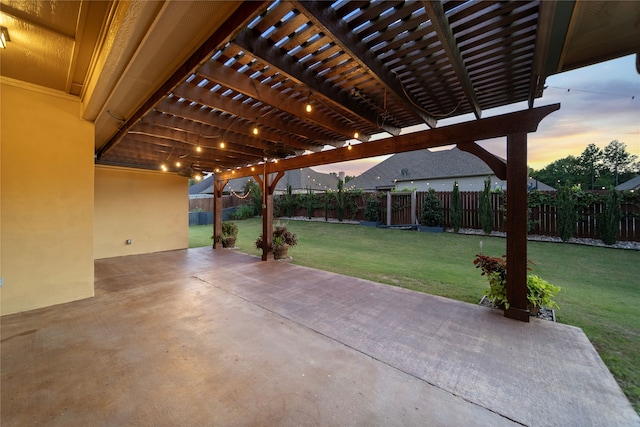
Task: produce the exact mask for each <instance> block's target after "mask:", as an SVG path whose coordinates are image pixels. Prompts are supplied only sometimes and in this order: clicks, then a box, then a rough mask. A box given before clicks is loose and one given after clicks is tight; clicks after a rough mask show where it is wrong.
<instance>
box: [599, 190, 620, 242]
mask: <svg viewBox="0 0 640 427" xmlns="http://www.w3.org/2000/svg"><path fill="white" fill-rule="evenodd" d="M619 229H620V193H619V192H618V191H617V190H616V189H614V188H612V189H611V190H610V191H609V195H608V197H607V201H606V203H605V205H604V212H603V213H602V216H601V217H600V220H599V221H598V233H599V234H600V239H602V241H603V242H604V244H605V245H613V244H614V243H615V242H616V241H617V240H618V231H619Z"/></svg>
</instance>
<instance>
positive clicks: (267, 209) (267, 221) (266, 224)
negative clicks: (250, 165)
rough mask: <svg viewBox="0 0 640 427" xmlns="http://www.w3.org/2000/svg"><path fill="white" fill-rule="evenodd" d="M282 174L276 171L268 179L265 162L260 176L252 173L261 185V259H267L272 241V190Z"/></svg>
mask: <svg viewBox="0 0 640 427" xmlns="http://www.w3.org/2000/svg"><path fill="white" fill-rule="evenodd" d="M283 176H284V172H278V173H277V174H275V175H274V176H273V179H269V174H268V172H267V162H265V164H264V173H263V174H262V178H260V176H259V175H254V178H255V180H256V182H258V184H260V186H261V187H262V258H261V259H262V261H266V260H267V259H268V255H269V248H270V247H271V243H273V242H272V239H273V237H272V236H273V192H274V191H275V189H276V185H277V184H278V181H280V178H282V177H283Z"/></svg>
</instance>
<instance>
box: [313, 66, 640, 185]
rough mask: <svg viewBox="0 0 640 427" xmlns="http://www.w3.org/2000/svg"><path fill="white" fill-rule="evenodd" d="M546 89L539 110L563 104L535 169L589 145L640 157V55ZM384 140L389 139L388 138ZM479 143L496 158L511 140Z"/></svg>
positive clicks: (358, 166)
mask: <svg viewBox="0 0 640 427" xmlns="http://www.w3.org/2000/svg"><path fill="white" fill-rule="evenodd" d="M546 86H547V89H546V90H545V91H544V94H543V96H542V98H538V99H536V100H535V103H534V106H535V107H539V106H543V105H549V104H555V103H560V104H561V107H560V110H559V111H556V112H554V113H551V114H550V115H549V116H547V117H546V118H545V119H543V120H542V122H540V126H539V127H538V131H537V132H536V133H533V134H529V138H528V142H529V143H528V163H529V166H530V167H532V168H534V169H541V168H543V167H544V166H546V165H548V164H549V163H551V162H553V161H554V160H557V159H560V158H563V157H566V156H568V155H574V156H579V155H580V154H581V153H582V151H583V150H584V149H585V147H586V146H587V145H588V144H591V143H593V144H595V145H597V146H598V147H600V148H604V147H605V146H606V145H607V144H609V143H610V142H611V141H612V140H614V139H617V140H618V141H620V142H624V143H625V144H626V145H627V151H628V152H629V153H631V154H635V155H637V156H638V157H639V158H640V75H639V74H638V73H637V72H636V67H635V55H631V56H627V57H624V58H620V59H616V60H613V61H608V62H603V63H601V64H596V65H592V66H590V67H585V68H582V69H579V70H574V71H568V72H565V73H562V74H556V75H553V76H550V77H548V78H547V81H546ZM632 97H634V98H633V99H632ZM526 108H527V103H526V102H523V103H518V104H513V105H510V106H508V107H501V108H496V109H493V110H486V111H483V112H482V117H491V116H495V115H498V114H504V113H508V112H511V111H519V110H524V109H526ZM473 119H474V116H473V115H472V114H470V115H464V116H460V117H455V118H452V119H443V120H440V121H438V127H442V126H446V125H449V124H454V123H458V122H463V121H468V120H473ZM423 129H427V127H426V125H425V126H418V127H414V128H413V129H408V130H407V132H403V133H409V131H410V132H415V131H418V130H423ZM380 137H383V138H385V137H388V135H387V134H382V135H380ZM372 139H375V138H372ZM479 143H480V145H482V146H483V147H485V148H486V149H487V150H489V151H491V152H492V153H495V154H497V155H499V156H501V157H505V156H506V138H500V139H494V140H486V141H479ZM388 157H389V156H381V157H374V158H370V159H362V160H355V161H352V162H343V163H336V164H332V165H324V166H316V167H314V168H313V169H314V170H317V171H318V172H325V173H329V172H339V171H345V172H346V174H347V175H356V176H357V175H359V174H361V173H362V172H364V171H366V170H367V169H370V168H371V167H373V166H374V165H376V164H377V163H379V162H380V161H381V160H384V159H386V158H388Z"/></svg>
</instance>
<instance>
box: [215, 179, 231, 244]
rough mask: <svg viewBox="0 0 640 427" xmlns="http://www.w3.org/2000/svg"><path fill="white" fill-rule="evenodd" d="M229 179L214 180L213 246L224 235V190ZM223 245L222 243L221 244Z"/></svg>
mask: <svg viewBox="0 0 640 427" xmlns="http://www.w3.org/2000/svg"><path fill="white" fill-rule="evenodd" d="M227 182H229V181H213V248H214V249H216V245H217V244H218V240H219V239H220V236H221V235H222V191H223V190H224V187H225V186H226V185H227ZM220 246H222V245H220Z"/></svg>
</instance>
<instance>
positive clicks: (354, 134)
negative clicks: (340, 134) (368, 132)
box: [353, 131, 360, 139]
mask: <svg viewBox="0 0 640 427" xmlns="http://www.w3.org/2000/svg"><path fill="white" fill-rule="evenodd" d="M353 137H354V138H355V139H358V138H360V134H359V133H358V132H357V131H356V132H354V133H353Z"/></svg>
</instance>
